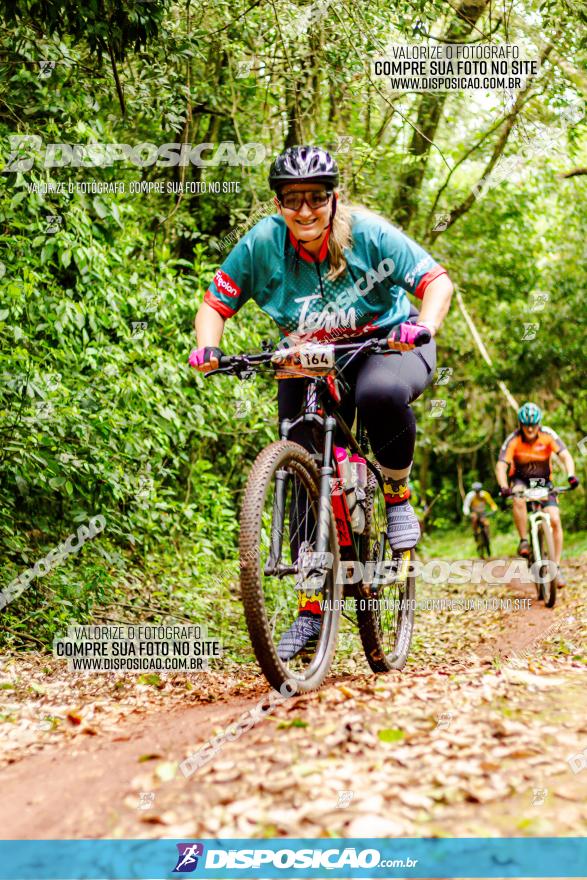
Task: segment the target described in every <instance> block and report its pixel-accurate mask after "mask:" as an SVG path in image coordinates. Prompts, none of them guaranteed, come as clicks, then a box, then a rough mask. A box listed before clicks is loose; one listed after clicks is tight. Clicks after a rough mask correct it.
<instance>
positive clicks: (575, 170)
mask: <svg viewBox="0 0 587 880" xmlns="http://www.w3.org/2000/svg"><path fill="white" fill-rule="evenodd" d="M578 174H587V168H571V170H570V171H563V172H561V174H559V177H576V176H577V175H578Z"/></svg>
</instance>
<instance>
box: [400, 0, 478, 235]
mask: <svg viewBox="0 0 587 880" xmlns="http://www.w3.org/2000/svg"><path fill="white" fill-rule="evenodd" d="M488 5H489V0H462V2H461V4H460V6H459V8H458V10H457V14H456V17H455V18H454V19H453V20H452V21H451V23H450V25H449V26H448V28H447V30H446V32H445V34H444V35H443V37H442V42H448V43H453V42H463V38H464V37H466V36H468V34H470V33H471V31H472V30H473V28H474V27H475V25H476V23H477V21H478V20H479V19H480V18H481V16H482V14H483V13H484V12H485V9H486V8H487V6H488ZM446 98H447V95H446V94H434V93H430V92H428V93H425V94H423V95H422V97H421V99H420V105H419V107H418V116H417V119H416V124H415V126H414V133H413V135H412V140H411V143H410V146H409V148H408V152H409V156H410V161H409V164H407V165H406V168H405V170H404V171H403V173H402V174H401V176H400V179H399V182H398V188H397V191H396V195H395V200H394V205H393V216H394V219H395V220H396V221H397V223H399V224H400V225H401V226H404V227H408V226H409V225H410V222H411V220H412V218H413V216H414V213H415V211H416V206H417V204H418V196H419V193H420V189H421V188H422V181H423V180H424V174H425V172H426V166H427V164H428V157H429V155H430V148H431V147H432V145H433V142H434V138H435V136H436V130H437V128H438V124H439V122H440V119H441V116H442V111H443V109H444V104H445V101H446Z"/></svg>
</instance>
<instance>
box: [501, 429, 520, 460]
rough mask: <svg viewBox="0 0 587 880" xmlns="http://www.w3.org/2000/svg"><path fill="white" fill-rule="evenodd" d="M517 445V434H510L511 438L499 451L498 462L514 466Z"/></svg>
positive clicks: (506, 440) (508, 438)
mask: <svg viewBox="0 0 587 880" xmlns="http://www.w3.org/2000/svg"><path fill="white" fill-rule="evenodd" d="M515 444H516V432H515V431H514V433H513V434H510V435H509V437H506V439H505V440H504V442H503V445H502V447H501V449H500V450H499V457H498V461H505V462H506V463H507V464H512V463H513V460H514V446H515Z"/></svg>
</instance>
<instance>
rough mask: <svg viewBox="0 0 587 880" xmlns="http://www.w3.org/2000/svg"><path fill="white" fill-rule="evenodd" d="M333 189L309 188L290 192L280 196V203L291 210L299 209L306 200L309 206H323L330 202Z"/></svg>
mask: <svg viewBox="0 0 587 880" xmlns="http://www.w3.org/2000/svg"><path fill="white" fill-rule="evenodd" d="M331 195H332V190H326V189H309V190H301V191H297V192H288V193H285V195H281V196H278V200H279V204H280V205H282V206H283V207H284V208H287V209H288V210H289V211H299V210H300V208H301V207H302V205H303V204H304V202H305V203H306V204H307V205H308V207H309V208H322V207H324V205H326V204H328V199H329V198H330V196H331Z"/></svg>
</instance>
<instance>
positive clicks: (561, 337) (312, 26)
mask: <svg viewBox="0 0 587 880" xmlns="http://www.w3.org/2000/svg"><path fill="white" fill-rule="evenodd" d="M0 10H1V11H2V18H3V20H2V24H1V37H0V52H1V54H0V66H1V70H2V80H1V84H0V143H1V158H2V164H3V166H4V170H3V173H2V175H1V184H0V186H1V190H0V215H1V218H0V219H1V234H0V248H1V250H0V276H1V277H0V285H1V288H2V300H1V303H0V336H1V340H2V351H1V355H0V357H1V364H0V371H1V379H2V381H1V383H0V394H1V400H0V432H1V435H2V444H1V446H2V448H1V452H0V460H1V467H0V480H1V498H0V557H1V561H2V584H1V585H0V586H3V587H5V586H6V585H8V584H9V583H10V582H11V581H13V579H14V578H16V577H17V576H18V575H19V574H21V573H22V572H23V571H24V570H25V569H27V568H28V567H30V566H32V565H34V563H35V562H36V561H37V560H39V559H40V558H42V557H43V556H44V555H45V554H46V553H47V552H48V551H49V550H50V549H51V548H54V547H56V546H57V545H59V544H60V542H62V541H64V540H65V539H66V538H67V536H68V535H70V534H71V533H73V532H75V531H76V529H77V528H78V527H79V526H80V525H81V524H86V523H87V522H88V520H89V519H90V518H91V517H92V516H97V515H102V516H103V517H104V518H105V520H106V526H105V528H104V530H103V531H102V532H101V534H100V535H99V536H97V537H96V538H95V539H94V540H93V541H91V542H89V543H87V544H86V545H85V547H84V548H83V549H82V550H81V551H80V552H78V553H74V554H72V555H71V556H69V557H68V559H67V561H66V562H64V563H63V564H62V565H60V566H58V567H56V568H54V569H53V570H52V571H51V572H50V573H49V574H47V575H45V576H44V577H37V578H36V579H34V580H33V581H32V583H31V586H30V587H29V588H28V590H27V591H26V592H25V593H23V595H22V596H20V597H19V598H18V599H17V600H15V601H14V602H13V603H12V604H11V605H10V606H9V607H8V608H7V609H6V610H5V611H4V612H3V616H2V624H3V626H2V628H1V629H2V635H1V636H0V638H2V640H3V643H4V644H7V645H11V644H14V645H21V644H26V645H36V646H38V645H39V644H47V643H48V642H50V640H51V638H52V636H53V634H54V633H55V632H56V631H62V630H63V628H64V626H65V625H66V624H67V622H68V621H69V620H70V619H71V618H72V617H75V618H76V619H77V620H79V621H82V620H89V619H92V618H93V619H96V618H95V615H96V614H97V611H96V609H97V608H99V609H101V610H100V612H99V615H101V619H106V620H108V619H109V617H108V614H109V612H108V608H109V607H110V606H111V605H112V604H113V603H116V605H117V607H118V608H119V609H124V608H125V606H126V609H127V611H129V610H130V611H132V612H133V613H135V618H136V619H139V618H138V617H137V613H136V612H138V611H140V612H141V613H142V614H143V616H146V615H157V614H166V613H169V612H170V611H173V614H175V615H176V616H179V617H180V618H181V617H185V618H186V619H187V618H188V617H190V616H192V617H193V615H199V619H200V620H202V621H203V620H205V619H208V620H210V621H211V622H212V623H211V626H214V631H215V633H216V634H217V635H219V636H221V637H223V638H224V640H225V643H226V642H229V643H231V640H232V644H237V642H238V638H237V636H236V635H235V633H234V631H233V630H234V626H233V623H234V621H233V618H232V616H231V613H230V610H229V611H228V612H227V609H230V608H231V607H232V606H233V605H235V604H236V603H235V601H234V600H235V599H236V596H237V587H236V584H235V576H236V575H237V573H238V565H237V563H236V562H235V546H236V540H237V535H238V511H239V499H240V497H241V492H242V489H243V486H244V481H245V479H246V476H247V472H248V467H249V464H250V462H251V461H252V459H253V458H254V456H255V454H256V453H257V452H258V451H259V450H260V448H261V447H262V446H263V445H264V444H266V443H267V442H268V441H270V440H272V439H274V438H276V436H277V432H276V420H275V417H276V406H275V394H276V389H275V387H274V384H273V383H272V382H271V381H269V379H267V380H255V381H253V382H248V383H243V384H241V383H238V382H237V381H236V380H232V379H228V378H221V379H218V380H216V379H213V380H204V379H203V377H201V376H199V375H194V373H193V371H190V370H189V368H188V366H187V355H188V353H189V350H190V348H191V347H192V346H193V343H194V337H193V330H192V323H193V317H194V314H195V311H196V308H197V306H198V304H199V302H200V301H201V299H202V297H203V294H204V292H205V290H206V289H207V286H208V284H209V281H210V278H211V276H212V274H213V273H214V272H215V270H216V268H217V266H218V264H219V263H220V262H222V260H223V258H224V256H225V255H226V253H227V252H228V251H227V241H226V238H227V236H228V235H229V234H231V233H234V235H235V236H238V235H240V234H242V232H243V231H244V230H245V229H246V228H248V225H249V224H250V223H251V222H254V220H255V219H257V218H258V217H260V216H262V214H263V212H267V211H268V210H270V205H268V200H269V199H270V195H271V194H270V192H269V189H268V186H267V172H268V167H269V161H270V158H271V157H272V156H273V155H274V154H275V153H277V152H278V151H280V150H282V149H283V148H284V146H288V145H291V144H295V143H304V142H315V143H320V144H322V145H324V146H327V147H329V148H330V149H332V150H333V151H334V152H335V154H336V158H337V160H338V162H339V164H340V165H341V168H342V179H343V192H344V193H345V195H346V196H347V197H348V198H349V199H350V200H351V201H354V202H358V203H362V204H364V205H367V206H369V207H371V208H373V209H374V210H376V211H378V212H380V213H381V214H383V215H385V216H386V217H388V218H389V219H391V220H392V221H393V222H395V223H397V224H398V225H400V226H401V227H402V228H403V229H404V230H406V231H407V232H408V233H409V234H410V235H412V236H413V237H414V238H415V239H417V240H418V241H420V242H421V243H422V244H423V245H424V246H425V247H427V248H428V249H429V250H430V251H431V252H432V253H433V254H434V256H435V257H436V258H437V259H438V260H439V261H440V262H441V263H442V264H443V265H445V266H446V268H447V269H448V270H449V272H450V275H451V277H452V278H453V279H454V281H455V283H456V285H457V287H458V290H459V295H460V301H459V300H457V299H456V298H455V300H454V302H453V307H452V310H451V314H450V317H449V319H448V320H447V321H446V323H445V326H444V327H443V329H442V331H441V334H440V335H439V338H438V347H439V367H441V368H446V369H444V370H443V372H442V373H441V374H439V379H438V380H437V381H438V382H439V384H437V385H435V386H434V387H433V388H431V389H430V391H429V392H428V393H427V394H426V395H425V396H424V398H422V399H421V400H420V401H418V402H417V404H416V409H417V414H418V420H419V441H418V448H417V460H416V464H415V468H414V474H413V476H414V486H415V489H416V493H417V496H418V499H419V506H420V510H421V512H422V513H424V510H425V509H426V508H428V513H427V527H428V528H429V529H430V530H434V529H436V530H441V529H446V528H448V527H450V526H451V525H452V526H454V524H456V523H458V522H459V521H460V507H461V502H462V493H463V491H464V490H465V489H468V487H469V484H470V482H471V480H472V479H474V478H477V477H478V478H481V479H483V480H484V481H485V482H486V484H487V485H488V487H489V488H490V489H495V482H494V478H493V466H494V462H495V459H496V457H497V452H498V449H499V446H500V444H501V442H502V440H503V438H504V437H505V435H506V434H507V433H508V432H509V431H510V430H512V429H513V427H514V426H515V410H514V409H513V408H512V405H511V403H510V402H508V398H507V394H506V393H505V392H506V391H507V390H508V389H509V391H510V392H511V394H512V395H513V396H514V397H515V398H516V399H517V400H518V401H519V402H522V401H523V400H525V399H527V398H531V399H533V400H535V401H536V402H538V403H539V404H540V405H541V406H542V407H543V408H544V409H545V411H546V413H547V419H546V423H547V424H548V425H550V426H551V427H552V428H554V429H556V430H557V431H559V432H560V433H561V435H562V436H563V439H564V440H565V441H566V443H567V445H568V446H569V448H570V450H571V452H572V454H573V455H574V457H575V460H576V463H577V473H578V475H579V477H580V478H581V479H582V481H583V482H584V481H585V475H586V474H585V462H586V460H587V458H586V456H587V440H585V446H583V445H582V443H581V441H582V440H583V438H584V437H585V435H586V434H587V419H586V418H585V417H586V415H587V395H586V393H585V388H584V378H585V359H584V348H585V329H584V326H585V324H584V322H585V307H584V295H585V264H586V258H587V244H586V242H587V237H586V234H585V233H586V223H585V220H586V217H587V208H586V195H587V167H585V166H587V150H586V147H587V127H586V126H587V116H586V113H585V100H586V98H587V65H586V61H587V13H586V11H585V6H584V4H583V3H579V2H575V0H572V2H571V0H548V2H545V3H538V2H532V0H518V2H511V3H510V2H507V3H501V2H499V3H497V2H489V0H455V2H440V0H408V2H406V0H400V2H396V3H393V4H390V3H385V2H382V0H375V2H373V0H356V2H354V3H350V2H348V0H343V2H336V3H335V2H331V0H323V2H315V3H310V4H304V3H301V2H299V3H296V2H293V0H256V2H249V0H231V2H228V0H215V2H214V3H209V2H204V3H202V2H198V3H190V2H189V0H188V2H179V3H170V2H166V0H143V2H138V0H128V2H124V3H123V2H120V0H116V2H115V0H90V2H87V3H84V4H83V6H82V5H80V4H78V3H75V2H72V0H54V2H51V3H46V2H41V0H24V2H21V3H19V4H14V3H12V2H6V0H2V2H0ZM427 36H430V38H431V39H433V40H438V41H441V42H487V41H490V40H491V41H495V42H499V43H504V42H510V43H518V44H520V45H521V46H523V47H524V49H525V51H526V53H527V55H528V57H535V58H538V57H539V58H540V59H541V71H540V74H539V76H538V77H537V78H536V79H534V80H532V81H529V83H528V84H527V87H526V88H525V89H524V90H523V91H521V92H516V93H513V94H505V93H503V92H497V93H495V94H487V95H485V94H480V93H467V94H462V93H450V94H431V93H428V94H418V93H406V94H397V93H392V92H391V91H390V90H389V88H388V87H387V85H386V83H385V80H384V79H381V78H375V77H374V76H373V74H372V68H371V65H370V61H371V59H372V58H373V57H379V56H384V55H385V54H386V46H387V45H389V44H390V43H402V42H406V41H410V42H418V41H422V40H425V39H426V38H427ZM16 136H19V137H20V140H19V138H18V137H17V138H16V140H15V137H16ZM22 136H26V137H24V138H23V137H22ZM27 138H28V140H27ZM56 143H62V144H68V145H75V144H80V145H87V144H93V143H100V144H130V145H132V146H133V147H134V146H136V145H139V144H155V145H156V147H160V146H161V145H163V144H167V143H182V144H193V145H197V144H202V143H210V144H214V145H215V150H216V148H217V145H219V144H225V143H230V144H236V149H239V148H240V147H241V146H242V145H246V144H261V145H262V146H263V148H264V151H265V155H266V159H265V160H263V161H260V162H257V164H250V165H243V164H241V163H240V162H239V161H237V162H236V163H235V164H227V163H226V162H221V163H219V164H216V165H208V166H205V167H200V166H197V165H194V164H187V165H185V166H176V167H164V166H163V165H161V164H157V163H152V164H143V165H142V166H141V165H139V164H133V163H132V162H129V161H113V162H111V163H110V164H109V165H103V166H102V167H96V166H95V165H94V166H93V167H92V166H91V165H90V164H88V165H87V167H83V162H82V161H80V162H79V163H78V166H77V167H76V166H75V165H73V164H72V163H71V162H70V163H69V164H61V166H60V165H58V164H54V165H53V167H46V166H47V163H46V162H45V163H44V162H43V156H44V154H45V149H46V147H47V145H49V144H56ZM252 152H253V153H254V152H255V151H254V150H253V151H252ZM147 154H148V150H147V152H146V153H143V154H141V155H143V156H145V155H147ZM229 154H230V153H228V154H227V155H229ZM213 155H215V153H214V152H208V153H207V154H206V158H209V157H210V156H213ZM30 157H34V161H33V162H30V161H27V159H29V158H30ZM56 161H57V160H56ZM92 180H100V181H111V182H114V181H120V180H123V181H125V182H126V184H127V187H128V185H129V184H130V183H131V182H133V181H145V182H154V181H162V182H167V181H169V182H173V183H176V184H177V183H186V182H188V183H189V182H194V183H202V184H205V183H207V182H211V181H214V182H217V181H219V182H220V183H221V184H222V183H224V182H226V183H231V182H232V183H234V184H238V189H239V190H240V191H239V192H222V191H221V192H220V193H210V192H202V193H200V194H189V193H186V194H184V195H183V196H180V195H177V194H169V195H167V194H163V195H159V194H153V193H151V194H132V195H131V194H129V193H128V192H127V193H125V194H120V193H119V194H103V195H93V194H91V193H79V192H75V191H74V192H69V191H68V185H69V184H70V183H74V184H75V183H76V182H84V181H86V182H87V181H92ZM59 183H63V184H65V187H64V191H54V192H46V193H44V192H43V191H42V187H40V186H36V187H35V185H39V184H40V185H48V184H59ZM221 188H222V187H221ZM226 189H230V187H226ZM228 246H229V245H228ZM461 304H462V306H463V308H464V309H465V310H466V313H467V315H469V316H470V319H471V321H472V322H473V324H474V325H475V326H476V328H477V330H478V332H479V334H480V336H481V338H482V340H483V342H484V344H485V346H486V349H487V352H488V355H489V358H490V360H491V365H489V364H488V363H487V362H486V360H485V359H484V358H483V357H482V355H481V353H480V351H479V348H478V346H477V344H476V342H475V340H474V338H473V336H472V334H471V331H470V328H469V325H468V324H467V321H466V319H465V316H464V313H463V309H462V308H461ZM277 338H278V336H277V330H276V328H274V327H273V326H272V325H271V323H270V322H269V320H268V319H267V318H266V317H265V316H264V315H263V314H262V313H261V312H259V311H258V310H256V309H255V308H254V306H248V307H247V308H246V309H245V310H244V311H243V312H242V313H241V314H240V315H239V317H238V319H236V320H234V321H232V322H228V323H227V333H226V335H225V342H224V348H225V350H227V351H232V352H236V351H244V350H251V349H254V348H257V347H259V346H260V345H261V342H262V340H264V339H273V340H277ZM500 383H501V385H500ZM431 400H442V401H444V403H443V404H435V405H432V404H431ZM439 412H440V415H439ZM561 476H562V474H561ZM585 499H586V495H585V493H584V492H583V491H580V492H577V493H574V495H573V496H572V497H571V496H567V497H566V498H565V501H564V518H565V524H566V525H567V527H568V528H571V529H572V528H575V529H577V528H580V527H581V525H582V524H583V527H584V523H585V511H586V507H585V505H586V501H585ZM431 504H432V505H433V506H432V507H431V506H430V505H431ZM105 609H106V610H105ZM110 613H112V612H110Z"/></svg>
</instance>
